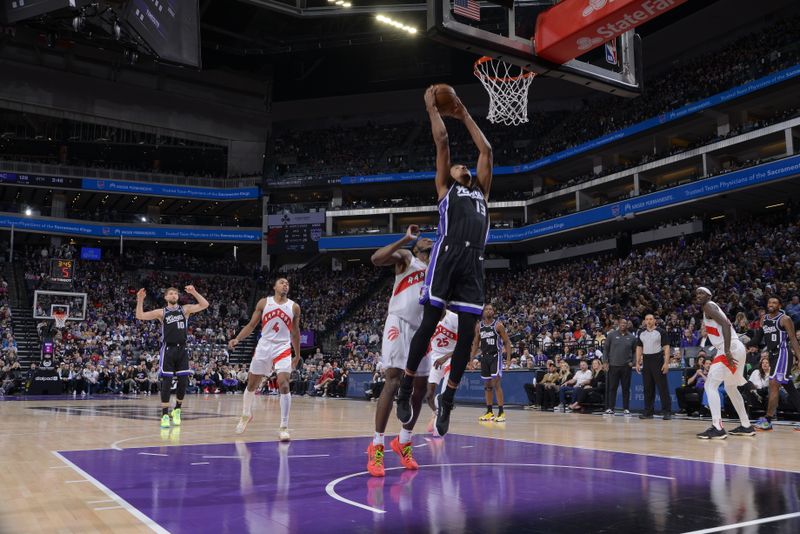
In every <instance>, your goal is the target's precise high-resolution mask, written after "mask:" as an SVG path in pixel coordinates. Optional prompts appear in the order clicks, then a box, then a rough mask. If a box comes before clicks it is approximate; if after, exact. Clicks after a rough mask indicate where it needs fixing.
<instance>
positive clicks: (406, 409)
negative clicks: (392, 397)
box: [397, 387, 414, 425]
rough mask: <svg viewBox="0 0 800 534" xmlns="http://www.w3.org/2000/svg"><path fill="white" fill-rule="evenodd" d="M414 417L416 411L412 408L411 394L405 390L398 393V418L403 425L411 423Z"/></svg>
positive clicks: (401, 389)
mask: <svg viewBox="0 0 800 534" xmlns="http://www.w3.org/2000/svg"><path fill="white" fill-rule="evenodd" d="M413 417H414V410H413V409H412V408H411V393H410V392H409V393H406V392H404V391H403V388H402V387H401V388H400V391H399V392H398V393H397V418H398V419H399V420H400V422H401V423H402V424H404V425H405V424H407V423H410V422H411V419H412V418H413Z"/></svg>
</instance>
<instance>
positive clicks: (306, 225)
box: [265, 211, 325, 254]
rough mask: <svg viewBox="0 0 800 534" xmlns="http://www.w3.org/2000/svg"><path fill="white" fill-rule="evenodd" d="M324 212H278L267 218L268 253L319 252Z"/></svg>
mask: <svg viewBox="0 0 800 534" xmlns="http://www.w3.org/2000/svg"><path fill="white" fill-rule="evenodd" d="M324 226H325V212H324V211H313V212H308V213H280V214H277V215H270V216H269V218H268V219H267V227H268V232H267V234H266V236H265V237H266V240H267V250H269V252H270V254H282V253H305V254H316V253H317V252H319V239H320V237H322V232H323V228H324Z"/></svg>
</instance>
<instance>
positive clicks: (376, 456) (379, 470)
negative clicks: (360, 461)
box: [367, 443, 385, 477]
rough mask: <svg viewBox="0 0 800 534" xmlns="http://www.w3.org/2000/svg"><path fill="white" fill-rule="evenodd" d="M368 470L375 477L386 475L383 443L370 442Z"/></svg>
mask: <svg viewBox="0 0 800 534" xmlns="http://www.w3.org/2000/svg"><path fill="white" fill-rule="evenodd" d="M367 456H368V457H369V459H368V460H367V471H369V474H370V475H372V476H374V477H382V476H384V475H385V473H384V469H383V445H375V444H374V443H370V444H369V447H367Z"/></svg>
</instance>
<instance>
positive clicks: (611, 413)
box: [606, 408, 614, 415]
mask: <svg viewBox="0 0 800 534" xmlns="http://www.w3.org/2000/svg"><path fill="white" fill-rule="evenodd" d="M606 415H614V410H612V409H611V408H609V409H608V410H606Z"/></svg>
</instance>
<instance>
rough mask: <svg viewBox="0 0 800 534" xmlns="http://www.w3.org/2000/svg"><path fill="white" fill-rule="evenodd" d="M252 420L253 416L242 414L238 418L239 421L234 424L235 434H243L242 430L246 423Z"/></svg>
mask: <svg viewBox="0 0 800 534" xmlns="http://www.w3.org/2000/svg"><path fill="white" fill-rule="evenodd" d="M252 420H253V416H252V415H251V416H249V417H247V416H244V415H243V416H242V417H240V418H239V422H238V423H237V424H236V433H237V434H244V430H245V429H246V428H247V425H248V424H250V421H252Z"/></svg>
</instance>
